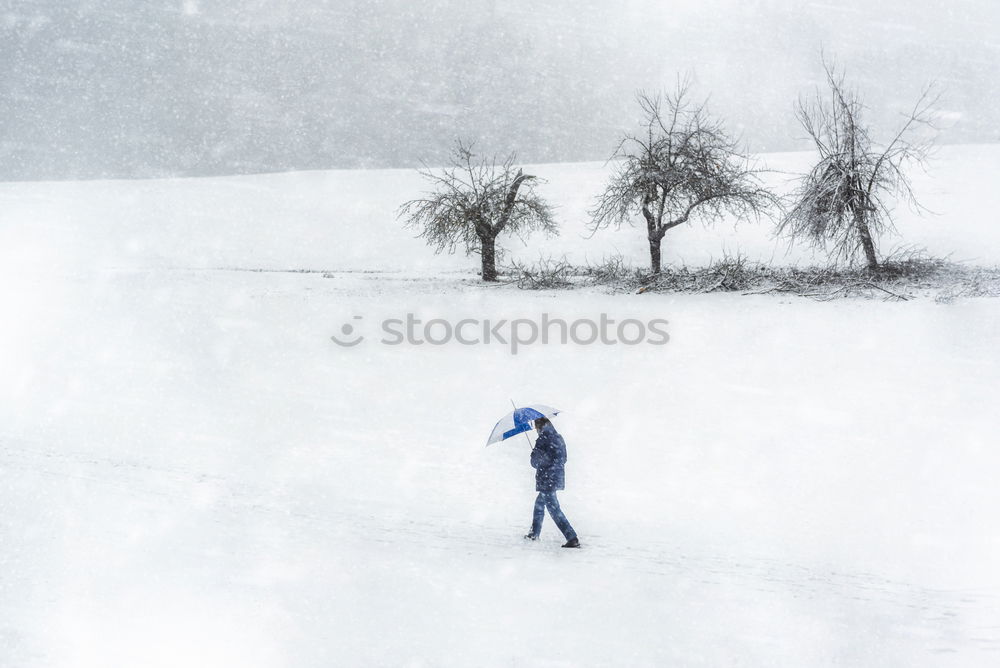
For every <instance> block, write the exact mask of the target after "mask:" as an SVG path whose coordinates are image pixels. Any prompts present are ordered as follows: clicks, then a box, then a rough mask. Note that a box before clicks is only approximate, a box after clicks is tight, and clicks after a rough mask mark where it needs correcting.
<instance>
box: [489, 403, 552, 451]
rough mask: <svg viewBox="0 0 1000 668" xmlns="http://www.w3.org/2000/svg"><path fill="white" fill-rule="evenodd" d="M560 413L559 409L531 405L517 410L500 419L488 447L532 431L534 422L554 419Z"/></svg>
mask: <svg viewBox="0 0 1000 668" xmlns="http://www.w3.org/2000/svg"><path fill="white" fill-rule="evenodd" d="M559 412H560V411H559V409H558V408H552V407H551V406H545V405H543V404H529V405H528V406H521V407H520V408H515V409H514V410H512V411H511V412H510V413H507V415H504V416H503V417H502V418H500V421H499V422H497V426H495V427H493V433H492V434H490V438H489V440H488V441H486V445H487V446H488V445H490V444H491V443H498V442H500V441H503V440H505V439H508V438H510V437H511V436H517V435H518V434H523V433H524V432H526V431H530V430H531V422H532V420H537V419H538V418H540V417H552V416H553V415H558V414H559Z"/></svg>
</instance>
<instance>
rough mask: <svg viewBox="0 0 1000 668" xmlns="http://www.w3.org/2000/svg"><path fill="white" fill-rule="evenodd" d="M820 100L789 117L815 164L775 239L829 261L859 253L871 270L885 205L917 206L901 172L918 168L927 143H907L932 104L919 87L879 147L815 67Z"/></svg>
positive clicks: (834, 79) (838, 84) (854, 107)
mask: <svg viewBox="0 0 1000 668" xmlns="http://www.w3.org/2000/svg"><path fill="white" fill-rule="evenodd" d="M823 69H824V71H825V72H826V82H827V85H828V86H829V91H828V93H827V94H824V93H821V92H820V91H818V90H817V91H816V95H815V97H814V98H813V99H811V100H803V99H800V100H799V101H798V103H797V104H796V108H795V113H796V116H797V117H798V120H799V123H801V124H802V127H803V128H804V129H805V131H806V133H808V135H809V138H810V139H811V140H812V142H813V144H815V146H816V149H817V151H818V152H819V161H818V162H817V163H816V165H815V166H814V167H813V168H812V170H811V171H810V172H809V173H808V174H806V175H805V176H804V177H803V178H802V181H801V183H800V185H799V188H798V190H797V191H796V192H795V195H794V198H795V199H794V201H795V203H794V206H793V207H792V208H791V209H790V210H789V211H788V213H787V215H786V216H785V217H784V218H783V219H782V220H781V222H780V223H779V224H778V233H779V234H784V235H786V236H788V237H790V238H792V239H797V238H803V239H807V240H809V241H811V242H812V243H813V244H814V245H815V246H817V247H819V248H824V249H827V248H829V249H830V250H831V255H832V256H833V257H834V258H835V259H846V260H847V261H848V262H852V263H853V262H854V260H855V259H856V258H857V257H858V256H859V254H861V253H864V257H865V261H866V263H867V266H868V268H869V269H871V270H875V269H878V255H877V252H876V247H875V245H876V239H877V238H878V237H880V236H882V235H883V234H884V233H885V232H887V231H894V225H893V220H892V210H891V208H890V205H891V204H892V203H893V202H894V201H895V200H899V199H902V200H905V201H907V202H908V203H909V204H910V205H911V206H913V207H914V208H915V209H917V210H919V209H921V208H922V207H921V206H920V204H919V203H918V202H917V200H916V197H915V196H914V194H913V189H912V187H911V185H910V180H909V178H908V177H907V175H906V171H905V170H906V168H907V167H909V166H911V165H913V164H921V165H922V164H924V162H925V161H926V159H927V157H928V155H929V151H930V149H931V147H932V143H931V140H929V139H923V140H921V139H918V138H915V137H914V134H915V132H914V131H915V130H916V129H917V128H918V127H919V126H929V127H933V126H932V125H931V121H932V116H931V108H932V107H933V106H934V104H935V103H936V101H937V98H936V97H932V96H931V89H930V88H927V89H925V90H924V92H923V93H922V94H921V95H920V97H919V98H918V99H917V102H916V104H914V105H913V108H912V109H911V110H910V112H909V114H907V115H906V116H905V120H904V121H903V124H902V126H901V127H900V128H899V130H898V131H897V132H896V133H895V135H893V137H892V139H891V140H890V141H889V143H888V144H886V145H885V146H884V147H879V146H878V145H876V144H875V142H874V141H873V139H872V137H871V134H870V132H869V129H868V127H866V126H865V125H864V124H863V123H862V120H861V112H862V110H863V105H862V103H861V99H860V97H859V95H858V93H857V92H856V91H855V90H853V89H850V88H848V87H847V86H846V85H845V83H844V76H843V74H838V73H837V72H836V69H835V67H834V66H833V65H831V64H828V63H827V62H826V60H825V59H824V61H823Z"/></svg>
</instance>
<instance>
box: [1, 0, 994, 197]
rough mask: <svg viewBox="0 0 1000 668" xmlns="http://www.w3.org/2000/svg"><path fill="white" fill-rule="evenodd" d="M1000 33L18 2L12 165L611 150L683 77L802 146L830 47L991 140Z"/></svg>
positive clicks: (340, 7) (11, 36) (346, 4)
mask: <svg viewBox="0 0 1000 668" xmlns="http://www.w3.org/2000/svg"><path fill="white" fill-rule="evenodd" d="M998 27H1000V3H996V2H993V1H992V0H970V1H966V2H952V3H944V2H929V1H928V0H920V1H917V2H912V1H909V2H907V1H899V0H891V1H889V2H876V3H873V2H860V1H857V0H850V1H839V2H829V3H822V2H814V3H809V2H791V1H787V0H745V1H742V2H736V1H729V0H715V1H707V2H706V1H700V2H693V1H684V2H662V1H656V0H623V1H619V2H607V1H603V0H575V1H572V2H570V1H568V0H557V1H555V2H527V1H526V0H507V1H505V2H498V1H495V0H463V1H461V2H459V1H456V0H437V1H428V2H419V3H417V2H412V0H385V1H381V2H371V1H366V0H281V1H279V0H247V1H244V2H234V1H232V0H228V1H222V0H167V1H165V2H148V3H136V2H134V1H133V0H103V1H102V0H36V1H35V2H14V1H12V0H4V2H2V3H0V31H2V33H3V35H2V38H3V39H2V41H0V58H2V59H0V68H2V69H0V73H2V77H0V114H2V115H3V117H4V118H5V123H4V124H3V125H2V127H0V178H45V177H71V176H81V175H82V176H99V175H125V176H148V175H156V174H174V173H185V174H199V173H227V172H241V171H265V170H280V169H294V168H318V167H365V166H406V165H413V164H415V163H416V161H417V160H418V159H419V158H421V157H423V158H427V159H429V160H431V161H434V160H435V159H438V158H440V156H442V155H443V154H444V153H445V152H446V151H447V148H448V145H449V144H450V143H451V141H452V140H453V139H454V138H455V137H457V136H459V135H461V136H463V137H467V138H470V139H477V140H479V142H480V145H481V146H486V147H489V149H491V150H496V151H500V152H506V151H509V150H516V151H518V152H519V153H520V154H521V155H522V156H523V157H524V158H525V159H527V160H532V161H549V160H553V161H559V160H584V159H603V158H606V157H607V155H608V153H609V152H610V151H611V149H612V148H613V144H614V140H615V137H617V136H618V135H619V134H620V133H621V131H622V130H623V129H626V128H630V127H632V125H633V124H634V123H635V122H636V120H637V119H636V113H635V112H636V107H635V104H634V93H635V91H636V90H637V89H639V88H644V89H657V88H660V87H663V86H665V85H669V84H670V82H672V81H673V80H674V78H675V77H676V76H677V74H678V73H687V74H690V75H691V76H693V78H694V80H695V81H696V84H697V91H696V92H697V93H698V94H699V95H701V96H705V97H709V98H710V108H711V109H712V110H713V111H715V113H717V114H718V115H720V116H722V117H723V118H724V119H726V121H727V122H728V123H729V125H730V126H731V127H732V128H733V130H734V131H738V132H740V133H741V134H742V135H743V136H744V137H745V139H746V140H747V142H748V143H749V144H750V146H751V148H753V149H754V150H789V149H795V148H800V147H802V146H803V144H801V143H800V142H799V137H800V135H801V132H800V131H799V130H798V128H797V127H796V126H795V122H794V118H793V115H792V103H793V102H794V100H795V98H796V96H797V95H799V94H801V93H803V92H808V91H809V90H810V89H811V87H812V86H814V85H815V84H816V82H817V81H818V78H819V76H820V74H821V69H820V55H819V54H820V50H821V49H823V50H825V51H826V53H828V54H831V55H834V56H835V57H836V58H837V60H838V62H840V63H841V64H842V65H843V66H844V67H845V68H846V69H847V73H848V76H849V78H850V80H851V81H852V82H854V83H855V84H856V85H857V86H858V87H860V88H861V89H862V90H863V91H864V96H865V99H866V100H867V102H868V106H869V112H868V113H869V120H870V121H871V122H872V123H874V124H875V125H876V126H877V127H882V126H885V127H886V128H887V129H888V126H889V125H891V124H892V123H894V122H895V121H896V119H897V116H898V113H899V112H900V111H902V110H903V109H904V108H906V107H907V106H908V105H909V104H910V103H912V101H913V99H914V98H915V97H916V96H917V95H918V94H919V92H920V90H921V89H922V87H923V86H925V85H926V84H927V83H928V82H931V81H937V82H938V83H939V85H940V87H941V88H942V90H943V93H944V97H943V98H942V109H941V111H942V112H943V114H942V117H943V119H944V120H945V131H944V133H943V134H942V140H943V141H950V142H994V141H998V140H1000V131H998V130H997V128H1000V110H998V106H1000V105H998V104H997V102H998V100H997V89H998V86H997V84H998V83H1000V75H998V72H1000V39H998V38H997V37H996V34H997V33H998V30H997V28H998ZM876 134H878V133H876Z"/></svg>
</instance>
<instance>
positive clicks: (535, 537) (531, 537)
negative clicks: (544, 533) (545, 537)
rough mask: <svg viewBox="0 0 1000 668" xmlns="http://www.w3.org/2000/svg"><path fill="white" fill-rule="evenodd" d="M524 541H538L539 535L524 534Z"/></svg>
mask: <svg viewBox="0 0 1000 668" xmlns="http://www.w3.org/2000/svg"><path fill="white" fill-rule="evenodd" d="M524 540H538V534H533V533H526V534H524Z"/></svg>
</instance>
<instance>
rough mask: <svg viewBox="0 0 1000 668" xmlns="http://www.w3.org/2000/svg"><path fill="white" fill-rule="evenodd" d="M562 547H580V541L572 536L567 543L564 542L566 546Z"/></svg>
mask: <svg viewBox="0 0 1000 668" xmlns="http://www.w3.org/2000/svg"><path fill="white" fill-rule="evenodd" d="M563 547H580V539H579V538H577V537H576V536H573V537H572V538H570V539H569V540H568V541H566V544H565V545H563Z"/></svg>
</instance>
